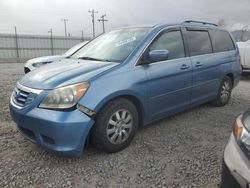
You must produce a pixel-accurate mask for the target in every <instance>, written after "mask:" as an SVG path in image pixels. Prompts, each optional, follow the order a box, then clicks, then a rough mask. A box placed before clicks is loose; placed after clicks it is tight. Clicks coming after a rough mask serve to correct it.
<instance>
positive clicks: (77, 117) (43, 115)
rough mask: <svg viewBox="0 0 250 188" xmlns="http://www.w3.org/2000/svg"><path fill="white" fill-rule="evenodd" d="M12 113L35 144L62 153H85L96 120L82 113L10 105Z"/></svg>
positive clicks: (20, 129) (21, 129)
mask: <svg viewBox="0 0 250 188" xmlns="http://www.w3.org/2000/svg"><path fill="white" fill-rule="evenodd" d="M10 114H11V116H12V119H13V120H14V121H15V122H16V124H17V128H18V130H19V131H20V132H21V134H22V135H23V136H25V137H26V138H28V139H29V140H30V141H32V142H33V143H36V144H38V145H40V146H42V147H44V148H47V149H49V150H52V151H54V152H56V153H57V154H59V155H64V156H79V155H81V153H82V151H83V149H84V144H85V141H86V139H87V136H88V133H89V131H90V129H91V127H92V125H93V124H94V121H93V120H92V119H91V118H90V117H88V116H87V115H85V114H84V113H82V112H80V111H79V110H78V109H75V110H73V111H55V110H47V109H41V108H33V109H31V110H29V111H25V110H23V109H18V108H16V107H14V106H12V105H11V104H10Z"/></svg>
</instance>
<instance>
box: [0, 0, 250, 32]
mask: <svg viewBox="0 0 250 188" xmlns="http://www.w3.org/2000/svg"><path fill="white" fill-rule="evenodd" d="M249 7H250V1H249V0H238V1H235V0H210V1H205V0H199V1H198V0H175V1H173V0H165V1H163V0H70V1H68V0H35V1H34V0H1V1H0V23H1V24H0V32H13V28H14V26H15V25H16V26H17V28H18V31H19V33H36V34H48V33H47V31H48V30H49V29H50V28H53V31H54V33H55V34H57V35H63V34H64V25H63V22H62V21H61V18H67V19H68V20H69V21H68V32H70V33H71V35H73V36H80V35H81V30H84V34H85V35H86V36H89V35H91V33H92V24H91V17H90V15H89V13H88V10H90V9H95V10H98V14H96V18H99V17H100V16H101V15H102V14H104V13H106V14H107V19H108V20H109V21H108V22H106V23H105V24H106V28H107V30H112V29H114V28H117V27H122V26H128V25H141V24H143V25H147V24H156V23H166V22H180V21H183V20H189V19H195V20H205V21H210V22H217V21H218V20H219V19H220V18H224V19H225V20H226V22H227V23H229V24H234V23H242V24H249V17H250V11H249ZM95 24H96V29H97V33H100V32H101V31H102V27H101V23H99V22H97V21H96V23H95Z"/></svg>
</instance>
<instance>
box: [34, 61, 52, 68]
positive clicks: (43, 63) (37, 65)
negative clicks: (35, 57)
mask: <svg viewBox="0 0 250 188" xmlns="http://www.w3.org/2000/svg"><path fill="white" fill-rule="evenodd" d="M51 62H52V61H47V62H40V63H34V64H33V67H41V66H43V65H46V64H49V63H51Z"/></svg>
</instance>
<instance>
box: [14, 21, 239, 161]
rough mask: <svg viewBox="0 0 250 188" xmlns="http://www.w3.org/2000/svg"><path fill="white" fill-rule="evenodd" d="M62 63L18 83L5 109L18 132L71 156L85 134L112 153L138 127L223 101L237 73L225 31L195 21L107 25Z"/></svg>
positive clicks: (80, 148) (234, 51)
mask: <svg viewBox="0 0 250 188" xmlns="http://www.w3.org/2000/svg"><path fill="white" fill-rule="evenodd" d="M62 61H63V63H60V66H58V65H59V63H53V64H49V65H47V66H44V67H41V68H39V69H37V70H34V71H32V72H30V73H29V74H26V75H25V76H24V77H23V78H22V79H21V80H20V81H19V82H18V83H17V85H16V87H15V89H14V91H13V94H12V96H11V99H10V113H11V116H12V118H13V120H14V121H15V122H16V124H17V129H18V130H19V131H20V133H21V134H22V135H23V136H24V137H26V138H28V139H29V140H30V141H32V142H34V143H36V144H38V145H41V146H43V147H44V148H47V149H49V150H52V151H55V152H56V153H58V154H64V155H71V156H72V155H74V156H76V155H80V154H81V153H82V151H83V149H84V146H85V144H86V141H87V140H88V139H89V140H90V141H91V142H92V143H93V145H94V146H95V147H96V148H98V149H100V150H102V151H104V152H109V153H110V152H117V151H120V150H122V149H124V148H125V147H127V146H128V145H129V144H130V142H131V141H132V139H133V137H134V135H135V133H136V130H137V128H138V127H139V126H143V125H147V124H149V123H152V122H154V121H157V120H159V119H161V118H164V117H167V116H170V115H172V114H175V113H177V112H180V111H183V110H185V109H189V108H191V107H194V106H197V105H200V104H202V103H207V102H212V104H214V105H215V106H223V105H225V104H227V103H228V101H229V99H230V95H231V92H232V89H233V88H234V87H235V86H236V85H237V84H238V82H239V80H240V75H241V64H240V56H239V50H238V48H237V46H236V44H235V42H234V39H233V38H232V36H231V35H230V34H229V32H227V31H226V30H223V29H221V28H219V27H218V26H217V25H215V24H211V23H206V22H197V21H185V22H183V23H178V24H163V25H156V26H152V27H130V28H123V29H118V30H115V31H111V32H109V33H106V34H103V35H101V36H99V37H97V38H96V39H94V40H92V41H90V42H89V43H88V44H86V45H85V46H83V47H82V48H81V49H80V50H78V51H77V52H76V53H74V54H73V55H72V56H70V58H67V59H63V60H62Z"/></svg>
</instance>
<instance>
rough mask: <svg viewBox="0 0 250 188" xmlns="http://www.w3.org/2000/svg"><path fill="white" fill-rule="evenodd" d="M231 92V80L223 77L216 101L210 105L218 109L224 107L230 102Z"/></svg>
mask: <svg viewBox="0 0 250 188" xmlns="http://www.w3.org/2000/svg"><path fill="white" fill-rule="evenodd" d="M232 90H233V83H232V80H231V78H230V77H228V76H225V77H224V78H223V80H222V82H221V85H220V88H219V91H218V94H217V96H216V99H215V100H214V101H213V102H212V104H213V105H214V106H218V107H220V106H224V105H226V104H227V103H228V102H229V100H230V97H231V93H232Z"/></svg>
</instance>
